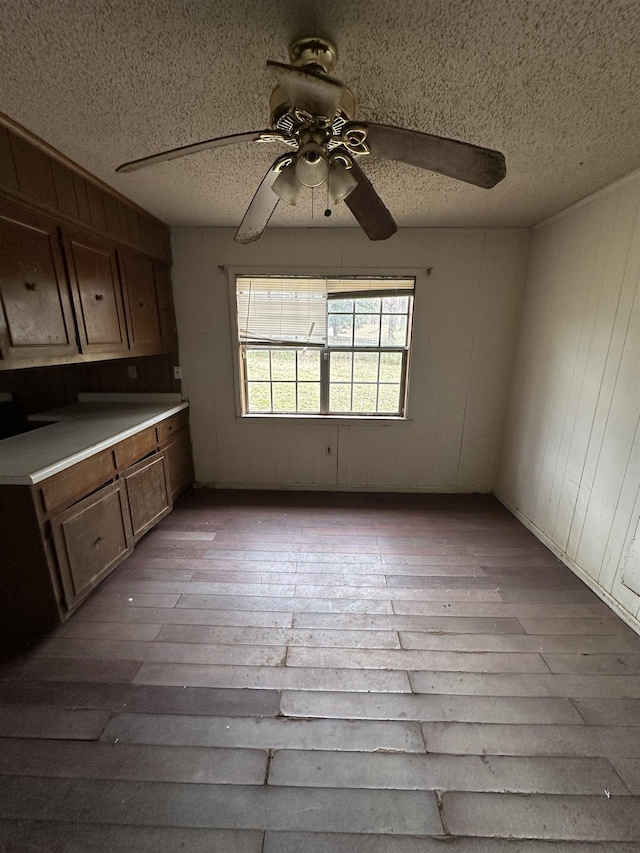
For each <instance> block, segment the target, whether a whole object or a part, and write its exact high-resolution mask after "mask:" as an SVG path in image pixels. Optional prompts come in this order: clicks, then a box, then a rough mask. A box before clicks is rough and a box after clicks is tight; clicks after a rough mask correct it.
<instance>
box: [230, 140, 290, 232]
mask: <svg viewBox="0 0 640 853" xmlns="http://www.w3.org/2000/svg"><path fill="white" fill-rule="evenodd" d="M282 159H283V158H282V157H278V159H277V160H276V161H275V163H274V164H273V166H271V168H270V169H269V171H268V172H267V174H266V175H265V176H264V178H263V179H262V181H261V183H260V186H259V187H258V189H257V190H256V193H255V195H254V197H253V198H252V199H251V204H250V205H249V207H248V208H247V212H246V213H245V215H244V218H243V220H242V222H241V223H240V227H239V228H238V230H237V231H236V236H235V237H234V238H233V239H234V241H235V242H236V243H242V244H246V243H255V241H256V240H259V239H260V237H262V232H263V231H264V229H265V228H266V227H267V223H268V222H269V220H270V219H271V215H272V214H273V211H274V210H275V209H276V207H277V206H278V202H279V201H280V197H279V196H278V195H276V194H275V193H274V192H273V190H272V189H271V187H272V186H273V182H274V181H275V179H276V178H277V177H278V175H279V174H280V172H279V171H278V169H277V166H278V165H279V163H280V161H281V160H282Z"/></svg>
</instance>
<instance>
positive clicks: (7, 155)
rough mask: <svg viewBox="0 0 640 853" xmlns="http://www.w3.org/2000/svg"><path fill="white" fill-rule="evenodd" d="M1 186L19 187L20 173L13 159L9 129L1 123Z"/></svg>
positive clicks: (15, 188) (14, 188)
mask: <svg viewBox="0 0 640 853" xmlns="http://www.w3.org/2000/svg"><path fill="white" fill-rule="evenodd" d="M0 186H3V187H8V188H9V189H13V190H17V189H18V173H17V172H16V166H15V162H14V159H13V151H12V149H11V139H10V136H9V131H8V130H7V129H6V128H5V127H2V126H1V125H0Z"/></svg>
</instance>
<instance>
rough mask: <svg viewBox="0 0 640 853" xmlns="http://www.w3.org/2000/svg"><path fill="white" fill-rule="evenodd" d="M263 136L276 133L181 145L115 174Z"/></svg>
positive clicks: (261, 132)
mask: <svg viewBox="0 0 640 853" xmlns="http://www.w3.org/2000/svg"><path fill="white" fill-rule="evenodd" d="M263 135H268V136H269V137H273V136H274V135H277V131H273V130H250V131H248V132H247V133H234V134H233V135H232V136H218V137H216V139H205V140H204V141H203V142H194V143H192V144H191V145H181V146H180V148H170V149H169V150H168V151H162V152H161V153H160V154H151V155H150V156H149V157H141V158H140V159H139V160H131V161H130V162H129V163H123V164H122V165H121V166H118V168H117V169H116V172H135V171H136V169H144V168H145V167H146V166H153V165H154V164H155V163H164V162H165V161H166V160H175V159H176V157H186V156H187V154H197V153H198V152H199V151H207V150H209V149H210V148H220V147H221V146H223V145H235V143H236V142H254V141H255V140H256V139H260V138H262V136H263Z"/></svg>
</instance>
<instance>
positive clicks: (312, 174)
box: [296, 142, 329, 187]
mask: <svg viewBox="0 0 640 853" xmlns="http://www.w3.org/2000/svg"><path fill="white" fill-rule="evenodd" d="M328 173H329V164H328V162H327V155H326V153H325V150H324V148H323V147H322V145H319V144H318V143H317V142H307V143H306V145H303V146H302V147H301V148H300V151H299V152H298V156H297V157H296V175H297V177H298V180H299V181H300V182H301V183H303V184H304V185H305V187H319V186H320V185H321V184H324V182H325V181H326V180H327V175H328Z"/></svg>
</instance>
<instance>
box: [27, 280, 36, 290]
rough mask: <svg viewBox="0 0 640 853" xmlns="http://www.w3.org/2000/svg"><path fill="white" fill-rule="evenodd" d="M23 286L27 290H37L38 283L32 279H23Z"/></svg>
mask: <svg viewBox="0 0 640 853" xmlns="http://www.w3.org/2000/svg"><path fill="white" fill-rule="evenodd" d="M24 286H25V287H26V288H27V290H37V289H38V285H37V284H35V282H33V281H25V283H24Z"/></svg>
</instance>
